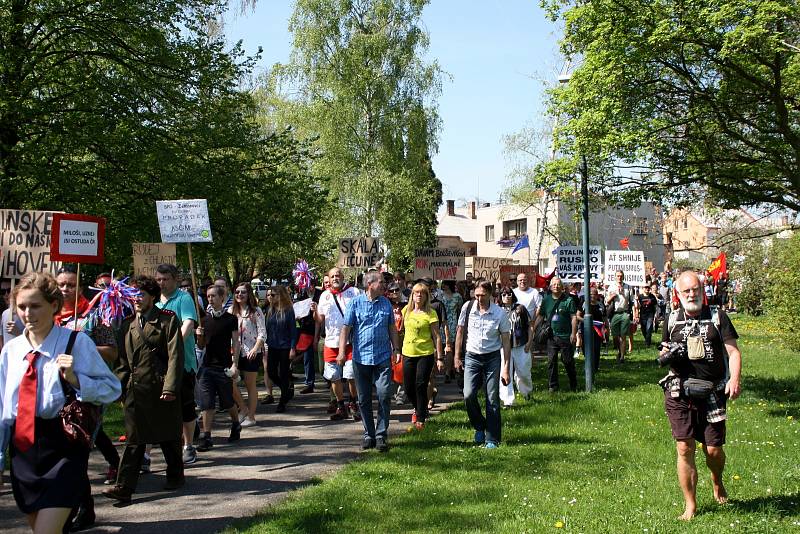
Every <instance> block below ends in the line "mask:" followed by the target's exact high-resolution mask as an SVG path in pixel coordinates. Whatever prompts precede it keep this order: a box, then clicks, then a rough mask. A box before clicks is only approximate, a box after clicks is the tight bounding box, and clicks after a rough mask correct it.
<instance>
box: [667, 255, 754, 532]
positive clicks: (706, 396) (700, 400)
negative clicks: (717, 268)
mask: <svg viewBox="0 0 800 534" xmlns="http://www.w3.org/2000/svg"><path fill="white" fill-rule="evenodd" d="M677 290H678V291H677V293H678V299H679V300H680V304H681V307H680V308H679V309H677V310H674V311H673V312H672V313H671V314H670V316H669V318H668V319H667V320H666V321H665V323H664V330H663V335H662V341H663V343H662V347H663V348H662V350H661V357H662V358H665V357H668V358H669V359H668V363H669V365H670V373H669V374H668V375H667V376H666V377H664V379H662V380H661V382H660V384H661V386H662V387H663V389H664V405H665V409H666V413H667V417H668V419H669V422H670V426H671V428H672V437H673V438H674V439H675V442H676V448H677V458H678V459H677V470H678V483H679V484H680V487H681V491H682V492H683V498H684V501H685V504H686V507H685V509H684V512H683V514H682V515H681V516H680V517H679V518H678V519H682V520H689V519H691V518H692V517H694V514H695V512H696V510H697V466H696V464H695V451H696V442H697V441H700V442H701V443H702V444H703V453H704V454H705V456H706V465H707V466H708V468H709V470H710V471H711V486H712V490H713V493H714V499H715V500H716V501H717V502H719V503H720V504H724V503H726V502H727V501H728V494H727V492H726V491H725V486H724V485H723V483H722V472H723V470H724V468H725V451H724V450H723V448H722V446H723V445H724V443H725V420H726V419H727V413H726V409H725V404H726V401H727V399H729V398H730V399H735V398H736V397H738V396H739V393H740V385H739V377H740V375H741V369H742V355H741V353H740V352H739V348H738V346H737V345H736V339H737V338H738V337H739V336H738V334H737V333H736V329H735V328H734V327H733V325H732V324H731V321H730V319H729V318H728V316H727V315H726V314H725V312H724V311H719V310H716V309H714V308H711V307H709V306H708V305H705V304H703V285H702V283H701V282H700V279H699V277H698V276H697V274H695V273H694V272H692V271H686V272H684V273H683V274H681V276H680V277H679V278H678V281H677ZM668 342H669V343H671V347H672V350H670V345H668V344H667V343H668ZM726 352H727V355H728V368H729V370H730V378H728V379H727V380H726V370H725V368H726V366H725V354H726ZM668 354H669V356H667V355H668Z"/></svg>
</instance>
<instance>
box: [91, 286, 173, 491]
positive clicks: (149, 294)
mask: <svg viewBox="0 0 800 534" xmlns="http://www.w3.org/2000/svg"><path fill="white" fill-rule="evenodd" d="M132 285H133V286H135V287H137V288H138V289H139V291H140V296H139V299H138V301H137V303H136V316H135V317H133V318H131V320H130V321H128V323H127V324H125V325H123V333H124V350H122V351H120V356H119V367H118V368H117V370H116V373H117V377H119V380H120V382H121V383H122V388H123V393H122V397H123V399H124V401H123V402H124V406H125V433H126V435H127V439H128V441H127V444H126V446H125V451H124V452H123V454H122V461H121V462H120V466H119V476H118V478H117V484H116V486H114V487H112V488H108V489H106V490H104V491H103V495H105V496H106V497H110V498H112V499H116V500H118V501H122V502H128V501H130V500H131V496H132V495H133V492H134V491H135V490H136V483H137V481H138V478H139V469H140V468H141V464H142V458H143V457H144V451H145V447H146V444H148V443H158V444H160V445H161V450H162V451H163V452H164V459H165V460H166V462H167V484H166V486H164V489H168V490H170V489H177V488H179V487H181V486H183V484H184V476H183V459H182V458H181V403H180V399H179V398H178V397H179V396H180V385H181V380H182V375H183V360H184V352H183V351H184V349H183V338H182V337H181V330H180V323H179V322H178V319H177V317H176V316H175V314H174V313H173V312H171V311H167V310H159V309H158V308H157V307H156V306H155V305H154V304H155V302H157V301H158V299H159V298H160V296H161V289H160V288H159V286H158V283H156V281H155V280H154V279H153V278H150V277H146V276H140V277H137V278H136V279H135V280H134V281H133V283H132Z"/></svg>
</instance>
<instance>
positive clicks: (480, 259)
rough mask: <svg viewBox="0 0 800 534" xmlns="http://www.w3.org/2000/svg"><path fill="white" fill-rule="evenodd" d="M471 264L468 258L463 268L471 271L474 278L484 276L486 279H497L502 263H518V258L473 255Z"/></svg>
mask: <svg viewBox="0 0 800 534" xmlns="http://www.w3.org/2000/svg"><path fill="white" fill-rule="evenodd" d="M471 259H472V265H470V261H469V258H468V259H467V264H466V267H465V269H466V270H467V271H470V272H472V276H474V277H475V278H485V279H487V280H497V279H498V278H500V266H502V265H515V264H517V263H519V261H518V260H514V259H512V258H489V257H486V256H473V257H472V258H471Z"/></svg>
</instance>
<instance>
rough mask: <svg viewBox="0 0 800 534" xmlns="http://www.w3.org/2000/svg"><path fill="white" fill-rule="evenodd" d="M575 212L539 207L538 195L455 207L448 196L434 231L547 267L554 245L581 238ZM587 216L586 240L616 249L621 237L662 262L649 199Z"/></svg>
mask: <svg viewBox="0 0 800 534" xmlns="http://www.w3.org/2000/svg"><path fill="white" fill-rule="evenodd" d="M576 215H577V214H575V213H574V212H573V210H572V209H570V207H569V206H568V205H567V204H566V203H564V202H560V201H555V200H554V201H550V202H548V203H547V209H546V210H545V209H544V199H543V198H542V197H541V196H540V197H539V202H538V203H536V205H531V206H521V205H515V204H494V205H492V204H488V203H484V204H481V205H478V204H477V203H476V202H469V203H468V204H467V205H466V206H464V207H462V208H456V206H455V201H454V200H448V201H447V202H446V209H445V211H444V212H443V213H440V214H439V225H438V228H437V235H439V236H460V237H461V238H462V239H463V240H464V241H468V242H475V243H477V249H476V251H475V252H476V255H477V256H485V257H491V258H511V259H513V260H515V261H518V262H519V264H521V265H538V268H539V272H541V273H548V272H550V271H551V270H552V269H553V267H554V266H555V256H554V252H555V249H556V247H558V246H559V245H570V244H571V245H579V244H580V243H581V227H580V221H579V220H578V218H577V217H576ZM589 221H590V222H589V242H590V244H592V245H600V246H601V247H602V248H603V249H606V248H608V249H619V248H620V243H619V241H620V240H621V239H625V238H627V239H628V241H629V246H628V248H629V249H630V250H642V251H644V255H645V261H646V262H652V264H653V265H656V266H659V269H660V266H661V265H663V262H664V242H663V237H662V232H661V213H660V211H659V210H658V209H656V208H655V206H653V204H651V203H642V204H641V205H640V206H639V207H638V208H636V209H625V208H619V209H617V208H606V209H600V210H594V211H592V213H591V214H590V218H589ZM526 234H527V235H528V238H529V242H530V248H528V249H522V250H519V251H517V253H515V254H513V255H512V254H511V252H512V250H513V249H514V245H515V244H516V242H517V241H518V239H519V238H520V237H521V236H523V235H526ZM540 238H541V247H540V246H539V241H540ZM537 250H538V251H539V254H538V262H537Z"/></svg>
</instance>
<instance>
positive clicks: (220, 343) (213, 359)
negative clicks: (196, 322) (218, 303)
mask: <svg viewBox="0 0 800 534" xmlns="http://www.w3.org/2000/svg"><path fill="white" fill-rule="evenodd" d="M201 322H202V324H203V331H204V335H203V337H205V339H206V355H205V357H204V358H203V367H217V368H219V369H224V368H226V367H230V366H231V363H232V360H231V337H232V334H233V333H234V332H236V331H237V330H238V329H239V320H238V319H237V318H236V317H235V316H234V315H231V314H230V313H228V312H225V313H223V314H222V315H221V316H220V317H212V316H211V315H206V316H205V317H203V319H202V321H201Z"/></svg>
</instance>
